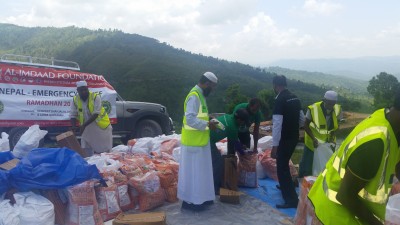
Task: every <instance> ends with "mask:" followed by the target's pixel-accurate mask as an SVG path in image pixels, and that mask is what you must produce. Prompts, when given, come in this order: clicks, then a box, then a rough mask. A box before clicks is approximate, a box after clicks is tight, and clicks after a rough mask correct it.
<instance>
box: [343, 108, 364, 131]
mask: <svg viewBox="0 0 400 225" xmlns="http://www.w3.org/2000/svg"><path fill="white" fill-rule="evenodd" d="M369 115H370V114H366V113H356V112H343V119H344V121H343V122H342V123H340V129H345V128H353V127H355V126H356V125H357V124H358V123H360V122H361V121H362V120H363V119H365V118H367V117H368V116H369Z"/></svg>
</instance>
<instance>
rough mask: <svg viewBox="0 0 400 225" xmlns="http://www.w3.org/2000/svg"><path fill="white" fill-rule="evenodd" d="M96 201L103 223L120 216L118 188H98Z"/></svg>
mask: <svg viewBox="0 0 400 225" xmlns="http://www.w3.org/2000/svg"><path fill="white" fill-rule="evenodd" d="M96 199H97V203H98V205H99V211H100V214H101V217H102V218H103V221H108V220H111V219H114V218H115V217H116V216H118V214H120V213H121V212H122V211H121V208H120V207H119V195H118V187H117V185H115V184H111V185H109V186H108V187H97V188H96Z"/></svg>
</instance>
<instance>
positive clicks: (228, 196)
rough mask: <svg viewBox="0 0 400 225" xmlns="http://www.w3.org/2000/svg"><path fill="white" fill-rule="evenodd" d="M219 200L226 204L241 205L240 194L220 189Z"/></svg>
mask: <svg viewBox="0 0 400 225" xmlns="http://www.w3.org/2000/svg"><path fill="white" fill-rule="evenodd" d="M219 200H220V201H221V202H225V203H231V204H240V192H238V191H232V190H228V189H225V188H220V189H219Z"/></svg>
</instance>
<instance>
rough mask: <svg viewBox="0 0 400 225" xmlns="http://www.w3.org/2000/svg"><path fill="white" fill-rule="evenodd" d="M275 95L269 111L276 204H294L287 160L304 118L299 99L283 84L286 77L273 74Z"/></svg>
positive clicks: (294, 190) (294, 206) (297, 138)
mask: <svg viewBox="0 0 400 225" xmlns="http://www.w3.org/2000/svg"><path fill="white" fill-rule="evenodd" d="M272 84H273V88H274V91H275V93H276V94H277V96H276V97H275V105H274V110H273V115H272V124H273V128H272V143H273V147H272V152H271V157H273V158H276V165H277V172H278V180H279V186H280V189H281V192H282V196H283V199H284V200H285V203H284V204H277V205H276V207H277V208H296V207H297V203H298V197H297V193H296V189H295V186H294V183H293V180H292V177H291V175H290V169H289V160H290V158H291V157H292V154H293V151H294V150H295V148H296V145H297V142H298V140H299V126H300V124H301V123H302V122H303V121H304V114H303V112H302V110H301V103H300V100H299V99H298V98H297V96H296V95H294V94H293V93H291V92H290V91H289V90H288V89H287V88H286V77H285V76H283V75H280V76H275V77H274V78H273V80H272Z"/></svg>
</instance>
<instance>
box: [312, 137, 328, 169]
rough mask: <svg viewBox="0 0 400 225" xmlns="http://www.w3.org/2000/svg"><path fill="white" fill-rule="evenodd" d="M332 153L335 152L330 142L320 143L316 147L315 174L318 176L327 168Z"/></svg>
mask: <svg viewBox="0 0 400 225" xmlns="http://www.w3.org/2000/svg"><path fill="white" fill-rule="evenodd" d="M332 154H333V152H332V149H331V144H330V143H322V144H319V145H318V147H317V148H316V149H314V160H313V168H312V175H313V176H318V175H319V174H320V173H321V172H322V171H323V170H324V169H325V165H326V163H327V162H328V160H329V158H331V156H332Z"/></svg>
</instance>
